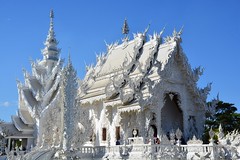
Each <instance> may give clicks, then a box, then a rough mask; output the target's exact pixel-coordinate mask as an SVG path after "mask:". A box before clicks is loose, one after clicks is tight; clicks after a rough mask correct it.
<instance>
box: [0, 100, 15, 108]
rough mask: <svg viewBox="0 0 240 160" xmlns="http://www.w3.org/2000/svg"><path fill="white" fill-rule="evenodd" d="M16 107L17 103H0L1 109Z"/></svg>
mask: <svg viewBox="0 0 240 160" xmlns="http://www.w3.org/2000/svg"><path fill="white" fill-rule="evenodd" d="M15 105H16V103H15V102H9V101H5V102H0V107H11V106H15Z"/></svg>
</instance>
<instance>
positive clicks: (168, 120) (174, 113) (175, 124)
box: [161, 93, 183, 134]
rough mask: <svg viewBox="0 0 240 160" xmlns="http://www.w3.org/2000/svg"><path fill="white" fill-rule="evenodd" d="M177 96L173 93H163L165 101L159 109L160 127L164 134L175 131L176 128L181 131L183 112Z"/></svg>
mask: <svg viewBox="0 0 240 160" xmlns="http://www.w3.org/2000/svg"><path fill="white" fill-rule="evenodd" d="M179 103H180V102H179V97H178V95H177V94H175V93H168V94H166V95H165V103H164V106H163V108H162V110H161V117H162V121H161V127H162V131H163V132H164V133H165V134H169V133H170V132H171V131H174V132H175V131H176V130H177V129H178V128H179V129H180V130H181V131H183V113H182V110H181V109H180V107H179Z"/></svg>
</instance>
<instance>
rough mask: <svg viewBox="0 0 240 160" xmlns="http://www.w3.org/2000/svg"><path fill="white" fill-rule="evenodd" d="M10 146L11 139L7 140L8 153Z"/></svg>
mask: <svg viewBox="0 0 240 160" xmlns="http://www.w3.org/2000/svg"><path fill="white" fill-rule="evenodd" d="M10 146H11V138H8V151H10Z"/></svg>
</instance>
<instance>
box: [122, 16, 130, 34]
mask: <svg viewBox="0 0 240 160" xmlns="http://www.w3.org/2000/svg"><path fill="white" fill-rule="evenodd" d="M128 33H129V27H128V23H127V19H126V18H125V20H124V24H123V27H122V34H124V35H126V36H127V34H128Z"/></svg>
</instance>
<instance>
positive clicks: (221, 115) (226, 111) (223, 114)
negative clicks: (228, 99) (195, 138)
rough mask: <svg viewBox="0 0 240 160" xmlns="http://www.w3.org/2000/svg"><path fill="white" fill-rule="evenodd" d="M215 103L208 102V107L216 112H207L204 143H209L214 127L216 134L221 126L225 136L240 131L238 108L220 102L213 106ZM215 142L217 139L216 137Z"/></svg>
mask: <svg viewBox="0 0 240 160" xmlns="http://www.w3.org/2000/svg"><path fill="white" fill-rule="evenodd" d="M212 104H213V101H211V102H208V106H211V107H214V109H215V112H211V111H210V110H209V111H207V112H206V121H205V126H204V127H205V131H204V134H203V142H204V143H209V130H210V128H211V127H212V128H213V130H214V131H215V132H218V127H219V125H220V124H221V125H222V128H223V131H224V134H226V133H228V132H231V131H233V130H235V129H236V130H240V114H239V113H237V108H236V107H235V106H234V104H232V103H225V102H223V101H218V102H217V103H215V104H214V106H212ZM214 138H215V140H216V139H217V137H214Z"/></svg>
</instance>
